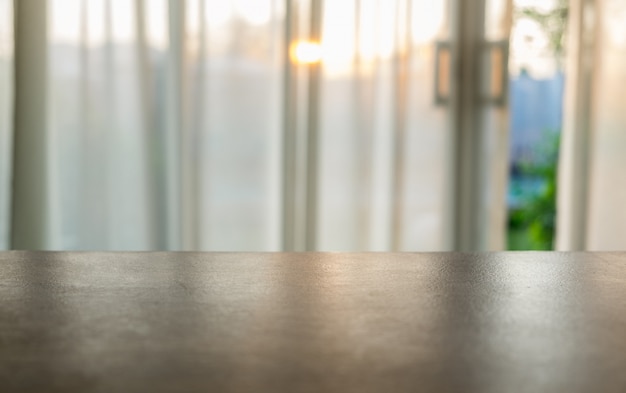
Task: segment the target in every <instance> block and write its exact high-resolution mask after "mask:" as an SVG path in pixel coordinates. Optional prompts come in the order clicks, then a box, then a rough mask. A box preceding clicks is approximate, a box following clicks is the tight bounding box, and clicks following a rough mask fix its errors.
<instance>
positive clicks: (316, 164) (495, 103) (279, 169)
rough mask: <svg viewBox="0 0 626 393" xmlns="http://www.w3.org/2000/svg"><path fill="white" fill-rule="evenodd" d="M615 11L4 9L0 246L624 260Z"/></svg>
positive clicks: (16, 5)
mask: <svg viewBox="0 0 626 393" xmlns="http://www.w3.org/2000/svg"><path fill="white" fill-rule="evenodd" d="M624 20H626V0H570V1H567V0H384V1H383V0H345V1H343V0H342V1H322V0H19V1H12V0H0V248H1V249H12V248H17V249H57V250H217V251H282V250H284V251H305V250H311V251H312V250H322V251H357V250H358V251H449V250H507V249H510V250H525V249H537V250H551V249H560V250H607V249H609V250H610V249H624V248H626V211H625V210H624V208H623V205H624V202H626V188H624V187H620V185H621V181H622V179H623V176H624V175H622V171H621V167H622V166H621V164H622V163H625V162H624V161H625V160H626V133H625V132H626V130H625V128H626V111H625V110H624V109H626V108H624V109H623V108H622V107H623V106H624V104H623V100H621V99H620V97H621V95H620V91H619V90H620V86H621V83H623V82H624V81H625V79H626V78H625V77H626V66H625V64H624V63H625V62H626V52H625V49H626V27H625V26H626V24H624V23H623V21H624Z"/></svg>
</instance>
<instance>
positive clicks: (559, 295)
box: [0, 252, 626, 393]
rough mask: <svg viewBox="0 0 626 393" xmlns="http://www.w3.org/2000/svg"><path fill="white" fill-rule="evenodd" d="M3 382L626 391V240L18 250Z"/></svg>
mask: <svg viewBox="0 0 626 393" xmlns="http://www.w3.org/2000/svg"><path fill="white" fill-rule="evenodd" d="M0 391H1V392H4V393H8V392H26V393H28V392H83V393H84V392H256V393H262V392H359V393H363V392H417V391H424V392H592V391H593V392H620V393H623V392H625V391H626V253H601V254H590V253H532V252H525V253H484V254H462V253H431V254H429V253H425V254H387V253H370V254H366V253H365V254H347V253H302V254H295V253H248V254H241V253H51V252H2V253H0Z"/></svg>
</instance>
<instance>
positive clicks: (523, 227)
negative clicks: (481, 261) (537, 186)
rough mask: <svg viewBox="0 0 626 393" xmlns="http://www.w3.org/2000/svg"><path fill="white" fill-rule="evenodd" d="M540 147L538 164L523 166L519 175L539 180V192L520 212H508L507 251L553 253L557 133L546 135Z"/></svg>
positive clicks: (558, 141) (531, 197)
mask: <svg viewBox="0 0 626 393" xmlns="http://www.w3.org/2000/svg"><path fill="white" fill-rule="evenodd" d="M546 134H547V135H548V137H547V138H546V142H545V144H544V145H542V146H541V150H543V151H542V152H541V153H542V154H540V157H542V159H541V161H539V162H534V163H528V164H525V165H522V167H521V168H520V175H521V176H526V177H529V178H535V179H540V180H541V181H542V183H543V185H544V186H543V187H542V190H541V192H539V193H537V194H535V195H531V196H530V197H529V200H528V202H527V204H526V206H524V207H523V208H520V209H517V210H514V211H512V212H510V215H509V240H508V242H509V244H508V248H509V249H510V250H526V249H531V250H551V249H553V243H554V233H555V226H556V222H555V221H556V187H557V165H558V154H559V144H560V132H548V133H546Z"/></svg>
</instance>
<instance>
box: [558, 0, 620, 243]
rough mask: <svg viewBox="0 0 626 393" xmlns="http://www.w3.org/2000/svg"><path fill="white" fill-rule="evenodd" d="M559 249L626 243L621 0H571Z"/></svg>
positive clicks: (559, 216)
mask: <svg viewBox="0 0 626 393" xmlns="http://www.w3.org/2000/svg"><path fill="white" fill-rule="evenodd" d="M570 8H571V12H570V25H569V31H570V40H569V43H568V63H567V86H566V95H567V96H566V106H565V124H564V134H563V142H562V154H561V162H560V179H559V180H560V182H559V200H558V227H557V236H558V237H557V248H558V249H561V250H592V251H602V250H624V249H626V209H625V208H624V205H625V203H626V187H624V184H625V181H626V172H625V171H624V168H625V167H626V111H624V98H623V97H624V93H623V88H622V86H624V85H625V84H626V24H624V20H625V18H626V1H624V0H596V1H589V0H572V1H571V3H570Z"/></svg>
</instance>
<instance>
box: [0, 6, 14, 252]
mask: <svg viewBox="0 0 626 393" xmlns="http://www.w3.org/2000/svg"><path fill="white" fill-rule="evenodd" d="M13 47H14V37H13V1H12V0H0V250H2V249H7V248H9V246H10V227H11V225H10V223H11V221H10V217H11V215H10V211H11V167H12V159H13V149H12V145H13V84H14V82H13V70H14V60H13Z"/></svg>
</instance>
